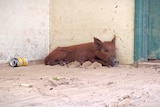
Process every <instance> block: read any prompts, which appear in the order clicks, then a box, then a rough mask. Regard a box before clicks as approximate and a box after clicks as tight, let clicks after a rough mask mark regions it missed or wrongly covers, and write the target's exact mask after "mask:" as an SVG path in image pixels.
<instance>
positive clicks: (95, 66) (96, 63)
mask: <svg viewBox="0 0 160 107" xmlns="http://www.w3.org/2000/svg"><path fill="white" fill-rule="evenodd" d="M101 67H102V64H101V63H98V62H94V63H93V64H92V65H90V66H89V67H88V68H91V69H96V68H101Z"/></svg>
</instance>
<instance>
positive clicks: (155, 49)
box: [134, 0, 160, 62]
mask: <svg viewBox="0 0 160 107" xmlns="http://www.w3.org/2000/svg"><path fill="white" fill-rule="evenodd" d="M159 10H160V0H135V40H134V41H135V45H134V60H135V62H144V61H148V60H159V59H160V18H159V17H160V12H159Z"/></svg>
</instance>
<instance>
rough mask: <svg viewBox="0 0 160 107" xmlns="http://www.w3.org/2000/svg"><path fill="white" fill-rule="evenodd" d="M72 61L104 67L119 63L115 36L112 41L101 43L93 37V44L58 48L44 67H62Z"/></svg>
mask: <svg viewBox="0 0 160 107" xmlns="http://www.w3.org/2000/svg"><path fill="white" fill-rule="evenodd" d="M73 61H78V62H80V63H81V64H82V63H83V62H85V61H91V62H99V63H101V64H102V65H104V66H114V65H117V64H118V63H119V61H118V60H117V58H116V50H115V36H114V38H113V39H112V41H107V42H102V41H100V40H99V39H97V38H95V37H94V42H91V43H85V44H79V45H73V46H68V47H58V48H56V49H55V50H53V51H52V52H51V53H50V54H49V55H48V56H47V57H46V58H45V64H46V65H56V64H60V65H64V64H68V63H70V62H73Z"/></svg>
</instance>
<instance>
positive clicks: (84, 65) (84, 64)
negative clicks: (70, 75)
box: [80, 61, 92, 68]
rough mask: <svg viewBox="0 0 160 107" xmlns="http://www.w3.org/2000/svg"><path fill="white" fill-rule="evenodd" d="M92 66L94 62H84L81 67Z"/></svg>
mask: <svg viewBox="0 0 160 107" xmlns="http://www.w3.org/2000/svg"><path fill="white" fill-rule="evenodd" d="M90 65H92V62H90V61H86V62H84V63H83V64H82V65H81V66H80V67H81V68H87V67H89V66H90Z"/></svg>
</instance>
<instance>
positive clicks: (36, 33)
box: [0, 0, 49, 63]
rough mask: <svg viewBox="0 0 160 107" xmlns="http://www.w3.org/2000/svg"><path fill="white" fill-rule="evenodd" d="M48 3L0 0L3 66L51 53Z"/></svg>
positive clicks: (38, 58) (0, 39)
mask: <svg viewBox="0 0 160 107" xmlns="http://www.w3.org/2000/svg"><path fill="white" fill-rule="evenodd" d="M48 43H49V0H0V63H7V62H9V60H10V58H13V57H26V58H27V59H28V60H29V61H31V60H41V59H43V58H44V57H45V56H46V55H47V54H48V50H49V49H48V45H49V44H48Z"/></svg>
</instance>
